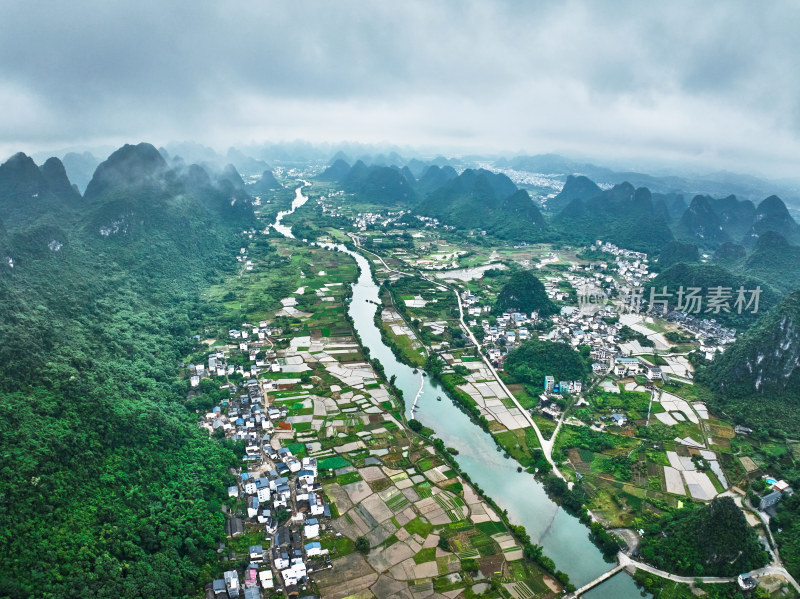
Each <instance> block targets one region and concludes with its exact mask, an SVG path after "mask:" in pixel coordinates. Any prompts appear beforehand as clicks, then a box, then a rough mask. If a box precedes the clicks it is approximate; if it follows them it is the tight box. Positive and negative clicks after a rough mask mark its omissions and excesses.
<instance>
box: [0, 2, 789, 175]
mask: <svg viewBox="0 0 800 599" xmlns="http://www.w3.org/2000/svg"><path fill="white" fill-rule="evenodd" d="M799 22H800V4H799V3H796V2H788V1H786V2H782V1H775V2H765V3H756V2H734V1H726V2H703V3H699V2H694V1H693V2H660V3H643V2H640V1H633V2H625V1H622V0H613V1H612V0H607V1H600V0H597V1H594V2H570V1H566V2H544V1H541V2H539V1H537V2H523V1H517V2H499V1H497V0H491V1H490V0H485V1H483V2H469V1H465V0H458V1H452V2H447V1H430V0H429V1H413V0H412V1H408V0H404V1H403V2H379V1H349V0H340V1H338V2H331V1H324V2H322V1H320V2H304V1H302V0H284V1H281V2H276V1H263V2H254V1H252V0H251V1H249V2H237V1H226V2H212V1H210V0H209V1H207V2H206V1H200V2H182V3H170V2H162V1H157V2H150V1H147V0H144V1H143V0H137V1H136V2H107V1H102V2H100V1H98V2H96V3H87V2H80V1H71V2H60V3H36V2H29V1H26V2H22V1H19V2H17V1H15V0H7V1H4V2H2V3H0V23H2V33H0V107H2V108H1V109H0V155H4V156H7V155H9V154H11V153H12V152H15V151H18V150H23V151H27V152H34V151H40V150H44V149H58V148H65V147H80V146H82V145H87V146H88V145H95V144H120V143H123V142H136V141H151V142H153V143H156V144H160V143H166V142H167V141H180V140H194V141H198V142H201V143H206V144H209V145H213V146H215V147H217V148H219V149H225V148H226V147H227V146H228V145H230V144H236V143H251V142H260V141H265V140H272V141H278V140H294V139H308V140H311V141H330V142H336V141H341V140H350V141H361V142H388V143H391V144H398V145H407V146H414V147H419V148H431V149H433V148H436V149H442V150H444V151H447V152H449V153H454V154H461V153H474V152H483V153H489V152H507V153H520V152H525V153H543V152H552V151H555V152H561V153H565V154H569V155H573V156H574V155H582V156H587V157H595V158H596V159H598V160H603V159H606V160H617V161H623V162H624V161H630V162H631V164H634V163H636V162H637V161H641V160H645V159H652V160H654V161H663V162H664V163H671V162H685V163H689V164H694V165H696V166H697V167H698V168H700V169H702V168H709V169H712V168H713V169H717V168H726V169H728V170H740V171H745V172H752V173H764V174H767V175H771V176H798V174H800V173H798V172H796V171H795V168H796V166H797V165H798V163H799V159H800V139H799V138H798V133H800V68H799V67H798V66H797V57H798V56H800V36H798V35H797V31H796V25H797V23H799Z"/></svg>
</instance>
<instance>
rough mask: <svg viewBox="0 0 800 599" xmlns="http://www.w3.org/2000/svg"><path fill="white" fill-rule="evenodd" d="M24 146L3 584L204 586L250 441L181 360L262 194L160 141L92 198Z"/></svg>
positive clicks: (0, 503)
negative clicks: (211, 414) (205, 405)
mask: <svg viewBox="0 0 800 599" xmlns="http://www.w3.org/2000/svg"><path fill="white" fill-rule="evenodd" d="M12 161H14V162H12V164H11V167H13V168H11V167H9V166H8V165H7V164H6V165H3V167H0V172H2V177H0V179H1V180H2V187H0V202H2V203H5V204H7V203H14V210H13V214H14V218H13V221H12V222H11V223H6V224H5V226H4V227H0V253H2V263H1V264H0V314H2V315H3V316H2V318H1V319H0V338H2V339H3V343H2V344H0V401H1V402H2V406H3V409H2V410H1V411H0V427H2V431H3V434H2V435H0V451H1V452H2V456H3V467H2V469H1V470H0V546H1V547H2V548H0V571H1V572H2V573H3V575H2V576H0V596H9V597H31V596H53V597H66V596H94V597H169V596H180V595H184V594H187V593H188V592H189V590H190V589H191V588H192V587H193V586H194V585H195V584H196V583H197V582H198V580H201V579H202V578H203V575H202V571H203V569H204V567H205V565H206V564H208V563H210V562H211V561H212V560H215V559H216V553H215V550H216V546H217V542H218V539H219V538H220V537H221V535H222V534H223V521H222V515H221V513H220V511H219V505H220V500H221V499H222V497H221V495H220V491H221V490H222V489H224V486H223V485H224V482H225V479H226V477H227V474H226V469H227V468H228V467H229V466H230V465H231V464H232V463H234V456H233V454H232V452H231V451H230V450H229V449H227V448H225V447H223V446H222V445H219V444H216V443H212V442H211V441H209V439H208V438H207V437H206V435H205V433H202V432H200V431H199V430H198V429H197V426H196V422H195V417H194V414H193V413H191V414H190V413H188V412H187V410H186V409H185V408H184V407H183V405H182V401H183V400H184V399H185V396H186V391H187V385H186V384H184V383H182V382H180V381H179V380H178V378H177V375H178V374H179V371H180V370H179V369H180V360H181V358H182V356H184V355H186V354H187V353H188V352H189V351H190V350H191V349H192V347H193V340H192V339H191V334H192V332H193V331H194V330H195V329H196V328H197V327H199V325H200V323H201V322H202V319H203V317H204V310H206V309H207V308H206V307H205V306H203V305H202V304H201V303H200V302H199V300H198V292H199V291H200V290H201V289H202V288H203V287H204V286H205V285H207V284H208V282H210V281H213V280H214V279H215V278H216V277H218V276H219V273H220V272H222V271H223V270H226V269H230V268H232V267H231V265H230V264H229V262H228V260H227V258H226V256H232V255H233V251H234V248H237V247H238V246H239V244H240V243H241V242H240V240H239V239H238V236H239V234H240V233H241V231H242V230H243V229H245V228H249V227H251V226H252V224H253V215H252V209H251V207H250V203H249V200H248V198H247V196H246V194H239V193H236V192H235V191H234V190H232V189H231V187H229V186H215V185H212V184H211V183H210V182H209V180H208V177H206V178H205V179H204V178H203V177H199V176H197V175H198V173H197V172H196V171H195V173H194V174H195V176H194V177H188V174H189V173H188V171H185V172H182V173H181V172H176V171H174V170H172V169H170V168H169V167H168V166H167V164H166V163H165V162H164V160H163V158H162V157H161V155H160V154H159V153H158V151H157V150H156V149H155V148H153V146H150V145H149V144H140V145H138V146H125V147H124V148H121V149H120V150H118V151H117V152H115V153H114V154H113V155H112V156H111V157H109V159H108V160H107V161H105V162H104V163H103V164H101V165H100V166H99V167H98V169H97V171H96V173H95V175H94V177H93V178H92V181H91V182H90V183H89V184H88V186H87V191H86V194H85V196H84V197H83V198H81V197H80V195H78V194H77V193H74V194H72V193H70V192H69V189H71V187H68V186H65V185H63V183H64V179H65V176H63V177H62V176H61V172H60V171H61V170H63V169H59V168H58V164H56V163H49V165H50V166H48V167H47V168H45V167H43V168H42V169H41V171H39V170H38V169H36V170H34V169H31V168H30V165H31V163H30V162H29V160H28V159H27V157H24V156H20V155H18V156H16V157H14V158H13V159H12ZM20 164H21V165H22V166H23V167H24V168H19V165H20ZM198 168H199V167H198ZM37 172H39V173H40V174H41V177H43V178H44V180H45V181H51V182H50V183H47V185H45V186H43V185H42V178H40V176H39V175H37ZM12 173H13V174H12ZM59 182H60V183H59ZM57 183H58V184H57ZM9 190H14V192H13V193H9ZM37 194H38V195H37ZM42 202H47V210H43V207H42V206H41V203H42ZM4 214H6V213H5V212H4ZM53 214H55V215H57V216H58V219H57V221H56V222H53V219H52V218H51V215H53Z"/></svg>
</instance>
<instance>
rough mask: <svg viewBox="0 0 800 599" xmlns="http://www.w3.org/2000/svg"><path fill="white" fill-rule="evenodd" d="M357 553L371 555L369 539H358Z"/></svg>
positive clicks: (356, 543)
mask: <svg viewBox="0 0 800 599" xmlns="http://www.w3.org/2000/svg"><path fill="white" fill-rule="evenodd" d="M355 547H356V551H358V552H359V553H363V554H364V555H366V554H367V553H369V540H368V539H367V537H358V538H357V539H356V542H355Z"/></svg>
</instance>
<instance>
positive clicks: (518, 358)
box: [504, 339, 590, 387]
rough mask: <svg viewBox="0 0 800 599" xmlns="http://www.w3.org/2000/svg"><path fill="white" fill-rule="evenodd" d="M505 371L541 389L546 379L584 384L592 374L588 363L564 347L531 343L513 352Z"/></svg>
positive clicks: (518, 379) (560, 344) (575, 352)
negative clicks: (548, 377)
mask: <svg viewBox="0 0 800 599" xmlns="http://www.w3.org/2000/svg"><path fill="white" fill-rule="evenodd" d="M504 368H505V371H506V372H507V373H508V374H509V375H511V377H513V379H514V380H515V381H516V382H518V383H525V384H529V385H534V386H536V387H540V386H541V385H543V384H544V377H545V376H553V377H555V380H556V381H573V380H583V379H584V378H586V377H587V376H588V374H589V372H590V367H589V363H588V361H587V359H586V358H585V357H584V356H583V355H582V354H581V353H580V352H577V351H575V350H574V349H572V348H571V347H570V346H569V345H566V344H564V343H553V342H552V341H539V340H538V339H531V340H530V341H526V342H525V343H523V344H522V345H520V346H519V347H518V348H517V349H515V350H513V351H511V352H510V353H509V354H508V356H507V357H506V360H505V362H504Z"/></svg>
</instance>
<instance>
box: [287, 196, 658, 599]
mask: <svg viewBox="0 0 800 599" xmlns="http://www.w3.org/2000/svg"><path fill="white" fill-rule="evenodd" d="M306 199H307V198H306V197H305V196H303V194H302V188H298V189H297V191H296V198H295V200H294V202H292V209H291V210H290V211H289V212H286V213H281V214H280V215H279V219H278V221H277V222H276V225H278V226H276V227H275V228H276V229H277V230H278V231H280V232H281V233H283V234H285V235H287V236H290V237H291V236H292V234H291V230H289V229H288V227H286V226H285V225H282V224H280V220H282V218H283V216H285V215H286V214H289V213H290V212H294V210H295V209H296V208H298V207H299V206H301V205H303V204H304V203H305V201H306ZM320 245H322V244H320ZM324 247H330V248H331V249H332V248H333V247H334V246H330V245H326V246H324ZM335 247H336V248H337V249H338V250H340V251H343V252H345V253H347V254H348V255H350V256H352V257H353V258H354V259H355V261H356V262H357V263H358V265H359V267H360V275H359V278H358V281H357V282H356V284H355V285H353V299H352V302H351V303H350V307H349V313H350V316H351V318H352V319H353V322H354V324H355V328H356V330H357V331H358V334H359V335H360V337H361V341H362V342H363V344H364V345H365V346H366V347H368V348H369V350H370V357H371V358H377V359H378V360H380V362H381V364H383V366H384V368H385V371H386V376H387V377H391V376H392V375H394V376H395V377H396V380H395V384H396V385H397V387H398V388H400V389H401V390H402V392H403V396H404V398H405V399H406V416H407V417H408V418H411V414H410V410H411V405H412V403H413V402H414V398H415V397H417V395H419V397H418V399H417V404H416V410H415V413H414V418H416V419H417V420H419V421H421V422H422V423H423V424H425V425H426V426H429V427H430V428H432V429H434V430H435V431H436V436H438V437H440V438H441V439H442V440H443V441H444V443H445V445H446V446H447V447H453V448H455V449H457V450H458V452H459V453H458V458H457V459H458V463H459V465H460V467H461V469H462V470H463V471H464V472H466V473H467V474H468V475H469V476H470V478H471V479H472V481H473V482H475V483H476V484H478V485H479V486H480V487H481V488H482V489H483V490H484V491H485V492H486V493H487V494H488V495H489V496H490V497H491V498H492V499H494V501H496V502H497V504H498V505H499V506H500V507H501V508H503V509H506V510H508V516H509V518H510V520H511V521H512V522H513V523H515V524H521V525H523V526H524V527H525V529H526V530H527V531H528V534H529V535H530V537H531V541H532V542H534V543H537V544H539V545H542V547H543V548H544V553H545V555H547V556H549V557H550V558H552V559H553V560H554V561H555V563H556V566H557V567H558V568H559V569H560V570H563V571H564V572H566V573H567V574H569V577H570V581H571V582H572V583H573V584H574V585H575V586H576V587H578V588H580V587H581V586H582V585H584V584H586V583H588V582H590V581H592V580H594V579H595V578H597V577H598V576H600V575H601V574H603V573H604V572H606V571H608V570H610V569H611V568H612V567H614V565H615V564H609V563H608V562H606V561H604V560H603V557H602V555H601V554H600V551H599V550H598V549H597V547H595V546H594V544H593V543H592V542H591V541H590V540H589V529H588V528H587V527H586V526H584V525H583V524H581V523H580V522H579V521H578V519H577V518H575V517H573V516H570V515H569V514H567V513H566V512H564V510H562V509H560V508H559V507H558V506H557V505H556V504H555V503H553V501H551V500H550V498H549V497H548V496H547V494H546V493H545V491H544V488H543V486H542V485H541V483H539V482H538V481H537V480H536V479H535V478H534V477H533V476H531V475H530V474H527V473H525V472H522V473H519V472H517V466H518V465H519V464H518V463H517V462H516V461H515V460H513V459H509V458H505V457H504V454H503V452H500V451H497V446H496V444H495V443H494V440H493V439H492V437H491V435H489V433H487V432H485V431H483V430H482V429H480V428H479V427H478V426H477V425H475V424H474V423H473V422H472V421H471V420H470V419H469V417H468V416H467V415H466V414H464V413H463V412H461V410H459V409H458V408H457V407H456V406H455V405H454V404H453V403H452V402H450V401H437V400H436V398H437V396H444V395H445V391H444V389H441V388H439V387H438V385H437V384H436V383H435V382H434V381H432V380H431V379H430V378H429V377H420V374H419V373H417V374H415V373H414V371H413V369H412V368H411V367H410V366H407V365H406V364H403V363H401V362H399V361H398V360H397V358H395V356H394V354H393V353H392V351H391V350H390V349H389V348H388V347H387V346H386V345H385V344H384V343H383V340H382V339H381V335H380V332H379V331H378V328H377V327H376V326H375V323H374V320H373V317H374V314H375V310H376V309H377V308H376V303H377V304H380V300H379V297H378V286H377V285H376V284H375V282H374V280H373V278H372V271H371V265H370V263H369V261H368V260H367V259H366V258H365V257H364V256H362V255H361V254H358V253H356V252H353V251H351V250H349V249H347V248H345V247H344V246H343V245H337V246H335ZM420 386H421V388H420ZM641 596H642V592H641V591H640V590H639V589H637V588H636V585H635V584H634V582H633V579H632V578H630V577H629V576H625V575H617V576H614V577H613V578H611V579H609V580H608V581H606V582H603V583H602V584H600V585H599V586H597V587H595V588H593V589H592V590H590V591H589V592H587V593H586V594H584V595H583V597H586V598H587V599H599V598H602V597H614V599H633V598H634V597H641Z"/></svg>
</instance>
